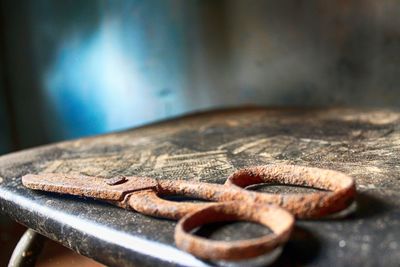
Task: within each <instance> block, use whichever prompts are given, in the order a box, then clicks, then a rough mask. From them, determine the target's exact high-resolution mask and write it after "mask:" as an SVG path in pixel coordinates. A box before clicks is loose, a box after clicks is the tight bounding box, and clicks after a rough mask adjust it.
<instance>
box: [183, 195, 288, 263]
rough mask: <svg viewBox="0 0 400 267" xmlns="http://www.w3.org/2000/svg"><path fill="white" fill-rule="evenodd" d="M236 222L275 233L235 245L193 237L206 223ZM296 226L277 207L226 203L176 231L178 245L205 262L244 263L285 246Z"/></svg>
mask: <svg viewBox="0 0 400 267" xmlns="http://www.w3.org/2000/svg"><path fill="white" fill-rule="evenodd" d="M234 220H239V221H250V222H255V223H259V224H262V225H264V226H266V227H268V228H269V229H271V231H272V233H271V234H267V235H264V236H261V237H258V238H253V239H248V240H238V241H231V242H226V241H209V240H208V239H205V238H201V237H196V236H194V235H192V234H191V233H190V232H191V231H192V230H194V229H195V228H197V227H200V226H202V225H204V224H206V223H212V222H225V221H234ZM293 225H294V218H293V215H291V214H290V213H289V212H288V211H286V210H284V209H282V208H279V207H277V206H274V205H259V204H244V203H238V202H223V203H221V204H213V205H210V206H208V207H206V208H203V209H201V210H198V211H195V212H192V213H189V214H188V215H186V216H185V217H183V218H182V219H181V220H180V221H179V222H178V224H177V226H176V228H175V242H176V244H177V246H178V247H179V248H181V249H183V250H185V251H188V252H190V253H192V254H194V255H196V256H198V257H201V258H203V259H210V260H243V259H248V258H253V257H257V256H259V255H262V254H265V253H266V252H268V251H271V250H273V249H275V248H277V247H278V246H280V245H282V244H283V243H285V242H286V241H287V240H288V239H289V237H290V233H291V231H292V228H293Z"/></svg>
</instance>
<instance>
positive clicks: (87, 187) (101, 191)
mask: <svg viewBox="0 0 400 267" xmlns="http://www.w3.org/2000/svg"><path fill="white" fill-rule="evenodd" d="M107 181H109V179H104V178H99V177H93V176H85V175H73V174H59V173H43V174H39V175H34V174H27V175H25V176H23V177H22V184H23V185H24V186H26V187H28V188H31V189H35V190H42V191H48V192H56V193H62V194H70V195H77V196H85V197H93V198H98V199H104V200H116V201H120V200H122V199H123V198H124V196H125V195H126V194H127V193H130V192H134V191H138V190H144V189H149V188H154V187H156V186H157V181H156V180H155V179H152V178H147V177H135V176H130V177H123V181H121V183H118V184H114V185H112V184H111V185H110V184H108V183H107Z"/></svg>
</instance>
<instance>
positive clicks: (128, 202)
mask: <svg viewBox="0 0 400 267" xmlns="http://www.w3.org/2000/svg"><path fill="white" fill-rule="evenodd" d="M22 183H23V185H24V186H26V187H28V188H31V189H36V190H43V191H50V192H57V193H62V194H71V195H77V196H85V197H92V198H95V199H101V200H105V201H108V202H111V203H113V204H116V205H117V206H119V207H122V208H127V209H133V210H135V211H137V212H140V213H143V214H146V215H150V216H155V217H162V218H169V219H174V220H179V222H178V224H177V226H176V229H175V242H176V245H177V246H178V247H179V248H180V249H183V250H185V251H187V252H189V253H192V254H193V255H195V256H197V257H200V258H203V259H210V260H243V259H248V258H253V257H256V256H259V255H262V254H264V253H266V252H268V251H271V250H273V249H274V248H276V247H278V246H280V245H282V244H283V243H285V242H286V241H287V240H288V239H289V236H290V234H291V231H292V228H293V225H294V218H303V219H309V218H320V217H323V216H326V215H329V214H332V213H335V212H338V211H341V210H343V209H345V208H347V207H348V206H349V205H350V204H351V203H352V202H353V200H354V196H355V193H356V187H355V182H354V180H353V179H352V178H351V177H350V176H347V175H346V174H344V173H341V172H337V171H333V170H327V169H320V168H311V167H302V166H294V165H282V164H275V165H265V166H254V167H249V168H244V169H240V170H237V171H235V172H234V173H233V174H231V175H230V176H229V177H228V179H227V180H226V182H225V184H224V185H220V184H211V183H203V182H192V181H186V180H166V179H154V178H148V177H138V176H120V177H115V178H110V179H104V178H100V177H92V176H84V175H72V174H57V173H43V174H39V175H34V174H27V175H25V176H23V177H22ZM260 183H266V184H283V185H295V186H304V187H313V188H318V189H322V190H323V191H318V192H313V193H307V194H305V193H296V194H271V193H260V192H256V191H250V190H246V187H248V186H250V185H254V184H260ZM162 195H182V196H188V197H193V198H199V199H204V200H210V201H214V202H218V203H212V202H211V203H210V202H207V203H189V202H186V203H185V202H174V201H169V200H166V199H162V198H160V196H162ZM236 220H240V221H251V222H255V223H259V224H262V225H264V226H266V227H268V228H269V229H270V230H271V231H272V233H270V234H267V235H265V236H262V237H258V238H253V239H248V240H239V241H232V242H226V241H213V240H208V239H206V238H202V237H198V236H195V235H193V234H192V233H191V232H192V231H193V230H194V229H195V228H197V227H200V226H202V225H204V224H207V223H212V222H221V221H236Z"/></svg>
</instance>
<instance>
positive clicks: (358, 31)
mask: <svg viewBox="0 0 400 267" xmlns="http://www.w3.org/2000/svg"><path fill="white" fill-rule="evenodd" d="M0 3H1V5H0V11H1V12H0V154H4V153H8V152H11V151H13V150H19V149H23V148H28V147H33V146H37V145H41V144H45V143H49V142H55V141H60V140H65V139H71V138H78V137H82V136H88V135H94V134H101V133H105V132H109V131H116V130H122V129H126V128H129V127H135V126H139V125H143V124H147V123H151V122H154V121H158V120H162V119H167V118H171V117H174V116H179V115H181V114H185V113H189V112H195V111H199V110H205V109H211V108H222V107H231V106H239V105H263V106H372V107H377V106H384V107H399V106H400V101H399V96H400V91H399V85H400V15H399V14H400V2H399V1H396V0H381V1H374V0H337V1H326V0H325V1H323V0H317V1H304V0H281V1H272V0H270V1H268V0H267V1H261V0H260V1H256V0H242V1H240V0H226V1H223V0H146V1H145V0H126V1H111V0H108V1H106V0H104V1H103V0H92V1H78V0H75V1H67V0H58V1H51V0H35V1H28V0H27V1H21V0H0ZM0 222H1V224H0V227H1V229H0V234H1V236H0V237H1V238H0V242H2V243H0V245H1V246H2V247H3V245H2V244H5V242H8V243H7V244H13V243H15V242H16V241H15V240H17V239H18V238H17V237H18V233H19V232H20V231H22V230H21V229H20V228H18V227H17V226H15V225H14V224H12V223H11V222H9V221H8V220H7V219H6V218H1V221H0ZM10 246H12V245H10ZM8 253H9V252H7V251H6V253H3V252H2V258H7V257H8V256H9V254H8ZM0 265H1V263H0Z"/></svg>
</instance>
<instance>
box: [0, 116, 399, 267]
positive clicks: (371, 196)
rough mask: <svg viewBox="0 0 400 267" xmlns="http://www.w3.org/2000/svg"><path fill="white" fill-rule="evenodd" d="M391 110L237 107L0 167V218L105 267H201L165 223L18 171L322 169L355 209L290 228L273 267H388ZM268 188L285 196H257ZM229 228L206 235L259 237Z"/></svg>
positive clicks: (394, 134) (175, 174) (172, 174)
mask: <svg viewBox="0 0 400 267" xmlns="http://www.w3.org/2000/svg"><path fill="white" fill-rule="evenodd" d="M399 153H400V112H397V111H393V110H382V109H379V110H378V109H375V110H354V109H236V110H226V111H217V112H208V113H203V114H198V115H192V116H187V117H183V118H179V119H175V120H170V121H166V122H162V123H157V124H154V125H150V126H146V127H141V128H137V129H133V130H129V131H125V132H120V133H113V134H109V135H103V136H98V137H93V138H85V139H79V140H75V141H69V142H63V143H58V144H53V145H49V146H44V147H39V148H35V149H31V150H26V151H22V152H18V153H14V154H10V155H6V156H3V157H0V176H1V178H0V207H1V212H3V213H5V214H8V215H9V216H10V217H11V218H13V219H14V220H16V221H18V222H20V223H22V224H24V225H26V226H27V227H30V228H32V229H34V230H36V231H38V232H39V233H41V234H43V235H45V236H47V237H49V238H51V239H53V240H56V241H58V242H60V243H61V244H63V245H65V246H67V247H69V248H72V249H73V250H75V251H77V252H79V253H81V254H83V255H87V256H88V257H91V258H94V259H96V260H98V261H99V262H102V263H104V264H107V265H111V266H133V265H137V264H139V265H156V264H163V265H166V264H171V265H174V264H178V265H192V266H194V265H205V264H208V263H203V262H202V261H200V260H198V259H196V258H194V257H192V256H190V255H188V254H186V253H184V252H181V251H180V250H178V249H176V248H175V245H174V241H173V232H174V226H175V222H173V221H169V220H162V219H155V218H151V217H146V216H144V215H141V214H138V213H135V212H130V211H126V210H123V209H119V208H117V207H114V206H111V205H109V204H106V203H102V202H98V201H94V200H91V199H80V198H76V197H71V196H63V195H57V194H51V193H43V192H33V191H30V190H28V189H25V188H24V187H23V186H22V185H21V178H20V177H21V176H22V175H24V174H26V173H38V172H43V171H46V172H60V173H81V174H86V175H97V176H104V177H111V176H115V175H132V174H135V175H145V176H152V177H157V178H165V179H167V178H168V179H188V180H200V181H206V182H212V183H222V182H224V181H225V179H226V177H227V176H228V175H229V174H230V173H231V172H232V171H233V170H235V169H237V168H241V167H245V166H250V165H256V164H257V165H259V164H267V163H289V164H298V165H306V166H316V167H322V168H331V169H335V170H340V171H343V172H345V173H347V174H349V175H352V176H353V177H354V178H356V181H357V188H358V192H359V194H358V197H357V204H358V208H357V210H356V212H355V213H354V214H352V215H351V216H349V217H346V218H344V219H336V220H320V221H299V222H297V223H296V230H295V232H294V234H293V236H292V239H291V241H290V242H289V243H288V244H287V245H286V246H285V248H284V250H283V253H282V255H281V257H280V258H279V259H278V260H277V262H276V265H295V264H297V265H305V266H399V263H400V208H399V207H400V179H399V177H400V157H399V155H400V154H399ZM267 190H281V191H282V190H283V191H290V190H293V189H291V188H290V187H283V189H282V188H281V187H277V186H275V187H268V188H267ZM262 232H263V230H262V228H260V227H257V226H255V225H253V224H246V223H236V224H232V225H229V226H225V227H222V228H216V229H214V230H212V231H209V233H208V235H211V236H212V237H213V238H217V239H218V238H223V239H232V238H233V239H234V238H241V237H249V236H254V235H257V234H260V233H262Z"/></svg>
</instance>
